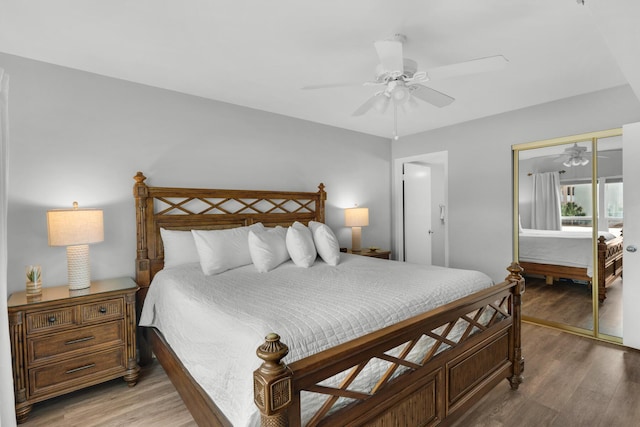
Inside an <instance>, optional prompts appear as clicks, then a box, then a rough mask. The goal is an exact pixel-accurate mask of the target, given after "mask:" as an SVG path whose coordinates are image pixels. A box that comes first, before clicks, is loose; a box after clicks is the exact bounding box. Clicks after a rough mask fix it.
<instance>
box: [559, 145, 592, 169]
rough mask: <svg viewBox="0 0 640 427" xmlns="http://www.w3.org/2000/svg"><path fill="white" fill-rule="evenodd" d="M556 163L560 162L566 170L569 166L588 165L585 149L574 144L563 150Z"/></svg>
mask: <svg viewBox="0 0 640 427" xmlns="http://www.w3.org/2000/svg"><path fill="white" fill-rule="evenodd" d="M558 161H562V164H563V165H564V166H566V167H568V168H570V167H571V166H584V165H586V164H588V163H589V156H587V147H583V146H581V145H578V144H577V143H574V144H573V145H572V146H571V147H567V148H565V149H564V153H562V154H561V155H560V159H558Z"/></svg>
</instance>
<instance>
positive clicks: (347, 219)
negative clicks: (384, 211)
mask: <svg viewBox="0 0 640 427" xmlns="http://www.w3.org/2000/svg"><path fill="white" fill-rule="evenodd" d="M344 225H345V227H351V252H360V251H361V250H362V249H361V248H360V242H361V240H362V227H366V226H367V225H369V209H368V208H348V209H345V210H344Z"/></svg>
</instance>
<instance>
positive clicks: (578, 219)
mask: <svg viewBox="0 0 640 427" xmlns="http://www.w3.org/2000/svg"><path fill="white" fill-rule="evenodd" d="M560 194H561V198H562V199H561V201H560V209H561V212H562V229H563V230H570V229H572V228H574V227H591V217H592V215H591V205H592V204H591V183H590V182H586V183H570V184H563V185H561V186H560Z"/></svg>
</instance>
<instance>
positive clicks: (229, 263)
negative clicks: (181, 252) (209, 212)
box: [191, 223, 264, 276]
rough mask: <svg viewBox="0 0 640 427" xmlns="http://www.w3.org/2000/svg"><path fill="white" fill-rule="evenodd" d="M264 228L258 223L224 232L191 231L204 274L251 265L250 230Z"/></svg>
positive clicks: (208, 274) (209, 274)
mask: <svg viewBox="0 0 640 427" xmlns="http://www.w3.org/2000/svg"><path fill="white" fill-rule="evenodd" d="M263 228H264V226H263V225H262V224H261V223H257V224H253V225H250V226H249V227H237V228H228V229H224V230H191V233H192V234H193V239H194V241H195V243H196V248H197V249H198V257H199V259H200V267H201V268H202V272H203V273H204V274H205V275H207V276H211V275H212V274H218V273H222V272H223V271H227V270H230V269H232V268H237V267H242V266H243V265H248V264H251V254H250V253H249V241H248V238H249V230H253V229H258V230H259V229H263Z"/></svg>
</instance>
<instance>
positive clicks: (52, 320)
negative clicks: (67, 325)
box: [47, 316, 56, 323]
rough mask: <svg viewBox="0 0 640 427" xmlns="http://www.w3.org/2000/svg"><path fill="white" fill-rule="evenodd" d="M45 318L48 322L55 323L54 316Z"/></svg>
mask: <svg viewBox="0 0 640 427" xmlns="http://www.w3.org/2000/svg"><path fill="white" fill-rule="evenodd" d="M47 320H48V321H49V323H55V321H56V316H50V317H49V318H48V319H47Z"/></svg>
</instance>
